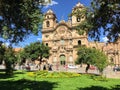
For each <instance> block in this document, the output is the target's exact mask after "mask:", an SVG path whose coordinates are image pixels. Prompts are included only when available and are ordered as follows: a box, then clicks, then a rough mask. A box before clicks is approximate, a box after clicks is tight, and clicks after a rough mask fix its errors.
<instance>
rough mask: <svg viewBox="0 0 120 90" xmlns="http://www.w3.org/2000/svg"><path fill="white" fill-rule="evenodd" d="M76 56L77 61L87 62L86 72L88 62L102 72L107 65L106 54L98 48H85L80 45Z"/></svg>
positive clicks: (88, 65)
mask: <svg viewBox="0 0 120 90" xmlns="http://www.w3.org/2000/svg"><path fill="white" fill-rule="evenodd" d="M77 55H78V58H77V61H76V62H77V63H79V64H81V63H85V64H87V67H86V72H87V71H88V69H89V67H90V64H91V65H94V66H96V67H97V68H98V69H99V71H100V73H102V72H103V69H104V68H105V67H106V66H107V64H108V61H107V56H106V55H105V54H104V53H103V52H102V51H100V50H97V49H95V48H87V47H84V46H81V47H79V48H78V52H77Z"/></svg>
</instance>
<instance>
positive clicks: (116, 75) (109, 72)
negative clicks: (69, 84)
mask: <svg viewBox="0 0 120 90" xmlns="http://www.w3.org/2000/svg"><path fill="white" fill-rule="evenodd" d="M85 68H86V66H83V67H78V68H77V69H69V68H67V69H66V68H65V67H60V69H58V70H56V68H55V67H54V68H53V70H54V71H67V72H77V73H85ZM88 73H92V74H99V71H98V70H96V69H95V70H90V69H89V70H88ZM103 75H104V76H105V77H107V78H120V71H116V72H114V71H113V67H110V66H108V67H107V68H105V69H104V71H103Z"/></svg>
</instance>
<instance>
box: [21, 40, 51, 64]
mask: <svg viewBox="0 0 120 90" xmlns="http://www.w3.org/2000/svg"><path fill="white" fill-rule="evenodd" d="M49 55H50V54H49V47H48V46H46V45H44V44H43V43H40V42H34V43H31V44H30V45H28V46H26V47H25V48H24V56H23V57H26V58H28V59H31V60H36V59H39V60H40V62H41V61H42V59H43V58H48V57H49Z"/></svg>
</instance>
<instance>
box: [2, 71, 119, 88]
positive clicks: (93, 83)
mask: <svg viewBox="0 0 120 90" xmlns="http://www.w3.org/2000/svg"><path fill="white" fill-rule="evenodd" d="M27 73H28V72H27ZM27 73H26V72H23V71H17V72H15V74H14V76H6V75H4V73H0V90H120V79H105V80H102V79H100V78H101V77H99V76H93V75H85V74H84V75H80V76H77V77H58V78H56V77H55V78H54V77H53V78H50V77H49V78H43V77H36V78H35V77H30V76H28V75H27ZM59 74H60V73H59Z"/></svg>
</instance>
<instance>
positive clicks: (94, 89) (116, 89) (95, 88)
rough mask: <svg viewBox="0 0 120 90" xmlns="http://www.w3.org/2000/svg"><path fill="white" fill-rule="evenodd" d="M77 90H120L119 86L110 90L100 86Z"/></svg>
mask: <svg viewBox="0 0 120 90" xmlns="http://www.w3.org/2000/svg"><path fill="white" fill-rule="evenodd" d="M78 90H120V85H116V86H114V87H111V88H110V89H109V88H105V87H101V86H91V87H85V88H78Z"/></svg>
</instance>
